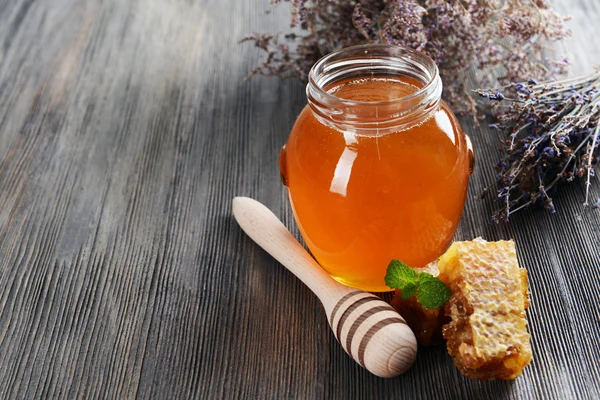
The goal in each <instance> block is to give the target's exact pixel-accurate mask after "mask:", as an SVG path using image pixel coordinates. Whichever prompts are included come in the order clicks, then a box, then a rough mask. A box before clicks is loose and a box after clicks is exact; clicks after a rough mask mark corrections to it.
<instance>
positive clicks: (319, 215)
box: [280, 45, 473, 291]
mask: <svg viewBox="0 0 600 400" xmlns="http://www.w3.org/2000/svg"><path fill="white" fill-rule="evenodd" d="M306 94H307V98H308V105H307V106H306V107H305V108H304V109H303V110H302V112H301V113H300V115H299V116H298V118H297V120H296V123H295V124H294V127H293V129H292V131H291V133H290V136H289V139H288V142H287V144H286V145H284V146H283V148H282V149H281V153H280V168H281V177H282V181H283V183H284V184H285V185H286V186H287V187H288V189H289V196H290V201H291V204H292V208H293V212H294V216H295V219H296V222H297V223H298V226H299V228H300V232H301V233H302V236H303V238H304V240H305V241H306V244H307V245H308V248H309V249H310V251H311V252H312V254H313V255H314V257H315V258H316V259H317V261H318V262H319V263H320V265H321V266H322V267H323V268H324V269H325V270H326V271H327V272H328V273H329V274H331V275H332V276H333V277H334V278H335V279H336V280H338V281H339V282H341V283H343V284H346V285H348V286H353V287H357V288H361V289H364V290H369V291H389V290H390V289H389V288H388V287H387V286H386V285H385V283H384V276H385V273H386V269H387V266H388V264H389V262H390V261H391V260H392V259H398V260H401V261H403V262H404V263H406V264H408V265H410V266H411V267H417V268H418V267H424V266H425V265H426V264H427V263H429V262H431V261H434V260H435V259H437V258H438V257H439V256H440V255H441V254H442V253H443V252H444V251H445V250H446V248H447V247H448V245H449V244H450V242H451V240H452V237H453V235H454V233H455V231H456V228H457V226H458V223H459V220H460V217H461V214H462V211H463V208H464V204H465V197H466V193H467V183H468V179H469V175H470V172H471V169H472V166H473V152H472V149H471V146H470V141H469V139H468V137H467V136H466V135H465V134H464V133H463V131H462V130H461V128H460V125H459V123H458V121H457V120H456V117H455V116H454V114H453V113H452V111H451V110H450V109H449V108H448V106H447V105H446V104H445V103H444V102H443V101H442V100H441V94H442V81H441V79H440V76H439V74H438V69H437V66H436V65H435V63H434V62H433V60H431V59H430V58H429V57H427V56H425V55H423V54H421V53H419V52H417V51H414V50H412V49H408V48H403V47H398V46H390V45H364V46H355V47H350V48H345V49H342V50H339V51H337V52H334V53H331V54H329V55H328V56H326V57H324V58H322V59H321V60H319V61H318V62H317V63H316V64H315V65H314V66H313V68H312V69H311V71H310V74H309V83H308V85H307V88H306Z"/></svg>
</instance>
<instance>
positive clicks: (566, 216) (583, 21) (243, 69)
mask: <svg viewBox="0 0 600 400" xmlns="http://www.w3.org/2000/svg"><path fill="white" fill-rule="evenodd" d="M555 3H556V5H557V8H558V9H559V10H560V11H562V12H563V13H568V14H571V15H573V17H574V18H573V21H572V22H571V24H570V25H571V27H572V29H573V37H572V38H571V39H570V40H569V41H567V43H566V48H567V49H568V50H569V51H570V53H571V54H570V56H571V58H572V60H573V61H574V72H577V73H583V72H588V71H589V70H591V66H592V64H594V63H595V64H600V54H599V53H597V52H596V49H597V48H598V47H599V45H600V42H599V40H600V39H599V37H598V35H596V34H595V30H596V25H597V20H598V18H599V17H600V8H599V6H598V4H597V2H596V1H595V0H578V1H571V2H568V1H555ZM267 9H269V6H268V4H267V2H266V1H265V2H264V3H261V2H259V3H255V2H236V1H233V0H223V1H216V0H205V1H197V2H184V1H159V0H150V1H145V2H140V1H132V2H122V1H117V0H112V1H104V2H97V1H92V0H87V1H79V2H78V1H74V0H56V1H53V2H52V4H50V3H49V2H35V1H30V0H18V1H8V0H0V360H2V362H0V398H7V399H8V398H22V397H27V398H67V397H69V398H71V397H79V398H130V397H136V396H138V397H141V398H187V397H195V398H211V399H212V398H282V397H292V398H383V397H390V398H400V397H402V398H431V399H446V398H483V397H488V398H523V399H538V398H594V397H598V396H600V378H599V375H600V361H599V360H600V346H598V342H599V341H600V334H599V333H598V328H599V324H600V310H599V309H598V298H600V284H599V282H600V280H599V279H598V278H599V277H600V272H599V269H598V266H600V251H599V250H600V233H599V231H598V229H599V228H598V227H599V226H600V213H598V211H592V210H584V209H582V208H581V207H579V206H578V204H581V203H583V198H584V187H583V185H579V186H578V185H574V186H573V187H571V188H570V189H567V190H565V191H563V192H562V193H561V194H559V195H558V196H557V199H556V206H557V208H558V211H559V212H558V213H557V214H554V215H552V214H548V213H546V212H544V211H531V212H528V213H524V214H522V215H520V216H516V217H515V218H514V220H513V221H512V222H511V223H510V224H508V225H503V226H495V225H490V224H488V223H487V221H488V218H489V215H490V212H491V205H490V203H489V202H487V201H478V200H475V199H473V198H472V196H470V198H469V200H468V202H467V207H466V209H465V214H464V219H463V221H462V223H461V226H460V228H459V231H458V233H457V237H458V238H460V239H470V238H473V237H475V236H479V235H481V236H483V237H485V238H487V239H491V240H493V239H499V238H508V237H513V238H515V240H516V242H517V245H518V250H519V257H520V260H521V262H522V264H523V265H525V266H527V267H528V269H529V270H530V278H531V286H532V306H531V310H530V312H529V318H530V328H531V332H532V337H533V348H534V355H535V362H534V363H533V364H532V365H531V367H529V368H528V369H526V372H525V374H524V376H523V377H522V378H519V379H518V380H516V381H515V382H514V383H507V382H490V383H481V382H474V381H470V380H466V379H464V378H463V377H462V376H461V375H460V373H458V372H457V371H456V370H455V369H454V368H453V367H452V362H451V360H450V359H449V358H448V356H447V355H446V353H445V350H444V348H443V347H442V348H436V349H421V350H420V354H419V358H418V361H417V363H416V364H415V366H414V367H413V368H412V369H411V370H410V371H409V372H408V373H407V374H405V375H403V376H402V377H400V378H397V379H392V380H382V379H379V378H376V377H374V376H371V375H369V374H368V373H366V372H365V371H364V370H362V369H360V367H358V366H357V365H356V364H355V363H354V362H353V361H352V360H350V359H349V357H348V356H346V354H345V353H344V352H343V350H342V349H341V348H340V347H339V346H338V345H337V343H336V341H335V339H334V338H333V335H331V333H330V331H329V329H328V328H327V326H326V322H325V316H324V313H323V311H322V310H321V309H320V305H319V303H318V301H317V300H316V298H315V297H314V296H313V295H312V294H311V293H310V292H309V291H308V289H306V288H305V287H303V286H302V285H301V283H300V282H298V281H297V280H296V279H295V278H294V277H293V276H291V275H290V274H289V273H288V272H286V271H285V270H284V269H283V268H282V267H281V266H279V265H277V263H276V262H274V261H273V260H272V259H271V258H270V257H269V256H267V255H266V254H265V253H264V252H263V251H262V250H260V249H259V248H257V246H255V245H254V244H253V243H251V241H250V240H249V239H248V238H246V237H245V236H244V234H243V233H242V231H241V230H240V229H239V228H238V227H237V226H236V224H235V222H234V221H233V220H232V218H231V217H230V200H231V198H232V197H233V196H235V195H248V196H251V197H254V198H257V199H259V200H260V201H262V202H264V203H265V204H267V205H268V206H269V207H270V208H271V209H273V210H274V211H275V213H276V214H278V215H279V216H281V218H282V220H283V221H284V223H286V225H288V226H291V227H292V230H293V232H294V233H296V234H297V231H296V230H295V226H294V222H293V218H292V215H291V210H290V207H289V204H288V201H287V197H286V193H285V191H284V189H283V188H282V186H281V184H280V183H279V172H278V169H277V168H278V163H277V154H278V151H279V148H280V146H281V145H282V144H283V143H284V142H285V140H286V137H287V134H288V132H289V130H290V128H291V126H292V124H293V121H294V118H295V116H296V115H297V113H298V112H299V111H300V109H301V108H302V107H303V106H304V104H305V97H304V91H303V87H302V86H301V85H300V84H299V83H297V82H294V81H283V82H281V81H277V80H271V79H266V78H257V79H254V80H251V81H250V82H248V83H242V82H241V80H242V78H243V76H244V75H245V74H246V73H248V72H249V71H250V69H251V68H252V67H253V65H255V63H256V61H257V58H258V57H259V55H258V54H257V53H256V52H255V51H254V49H252V48H251V46H242V45H240V44H239V43H238V41H239V39H240V38H241V37H243V35H244V34H246V33H248V32H252V31H264V30H270V31H277V30H282V29H285V28H286V25H287V10H286V7H285V5H280V6H278V7H276V8H275V11H274V12H272V13H269V14H266V13H264V11H265V10H267ZM559 50H560V49H559ZM462 122H463V126H464V127H465V130H467V131H468V132H469V133H470V134H471V135H472V137H473V141H474V143H475V146H476V152H477V157H478V168H477V171H476V172H475V174H474V175H473V179H472V181H471V184H470V185H471V186H470V194H471V195H475V194H477V193H478V192H479V191H480V190H481V189H482V188H483V187H484V186H486V185H488V184H489V183H490V182H492V181H493V178H494V172H493V170H492V168H491V166H492V165H493V163H494V162H495V160H496V159H497V157H498V153H497V150H496V147H497V140H498V138H497V136H496V134H495V133H493V132H490V131H488V130H487V128H486V127H485V124H483V125H482V126H480V127H473V126H472V125H471V124H470V121H469V120H468V119H467V118H465V119H463V120H462ZM593 195H594V196H595V197H600V185H598V184H596V185H594V187H593Z"/></svg>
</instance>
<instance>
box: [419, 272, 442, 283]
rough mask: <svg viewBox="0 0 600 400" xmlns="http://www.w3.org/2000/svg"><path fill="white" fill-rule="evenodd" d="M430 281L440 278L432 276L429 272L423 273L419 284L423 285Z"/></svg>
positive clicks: (420, 275)
mask: <svg viewBox="0 0 600 400" xmlns="http://www.w3.org/2000/svg"><path fill="white" fill-rule="evenodd" d="M430 280H438V278H436V277H435V276H433V275H431V274H430V273H427V272H421V273H420V274H419V284H423V283H425V282H427V281H430Z"/></svg>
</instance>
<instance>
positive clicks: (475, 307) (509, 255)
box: [438, 238, 532, 380]
mask: <svg viewBox="0 0 600 400" xmlns="http://www.w3.org/2000/svg"><path fill="white" fill-rule="evenodd" d="M438 268H439V271H440V274H439V278H440V279H441V280H442V281H444V282H445V283H446V284H447V285H448V287H449V288H450V291H451V292H452V297H451V298H450V300H449V301H448V302H447V303H446V306H445V314H446V315H448V316H450V318H451V319H452V321H451V322H450V323H449V324H447V325H445V326H444V328H443V335H444V338H445V339H446V340H447V343H446V345H447V348H448V352H449V353H450V355H451V356H452V357H453V358H454V363H455V364H456V366H457V368H458V369H459V370H460V371H461V372H462V373H463V374H464V375H465V376H467V377H469V378H474V379H481V380H490V379H497V378H499V379H514V378H516V377H517V376H519V375H521V372H522V371H523V368H524V367H525V366H526V365H527V364H529V362H530V361H531V357H532V355H531V346H530V344H529V334H528V333H527V320H526V319H525V308H526V307H527V306H528V294H527V291H528V283H527V273H526V271H525V270H524V269H520V268H519V266H518V263H517V257H516V251H515V245H514V242H513V241H512V240H511V241H499V242H486V241H485V240H483V239H481V238H477V239H475V240H473V241H471V242H455V243H453V244H452V246H450V248H449V249H448V251H447V252H446V253H445V254H444V255H443V256H442V257H441V258H440V260H439V263H438Z"/></svg>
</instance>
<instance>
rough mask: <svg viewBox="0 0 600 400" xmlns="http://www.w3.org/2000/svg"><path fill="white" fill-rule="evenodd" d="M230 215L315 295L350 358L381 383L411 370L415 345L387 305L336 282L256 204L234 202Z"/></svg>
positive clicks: (245, 199) (244, 199) (243, 199)
mask: <svg viewBox="0 0 600 400" xmlns="http://www.w3.org/2000/svg"><path fill="white" fill-rule="evenodd" d="M233 215H234V217H235V219H236V220H237V222H238V223H239V224H240V226H241V227H242V229H243V230H244V232H246V234H248V236H250V238H252V240H254V241H255V242H256V243H257V244H258V245H259V246H260V247H262V248H263V249H264V250H265V251H266V252H267V253H269V254H270V255H271V256H273V257H274V258H275V259H276V260H277V261H279V262H280V263H281V264H283V266H284V267H286V268H287V269H288V270H289V271H290V272H292V273H293V274H294V275H296V276H297V277H298V278H299V279H300V280H301V281H302V282H304V284H306V286H308V287H309V288H310V290H312V291H313V293H315V294H316V295H317V297H318V298H319V300H321V303H322V304H323V307H324V308H325V313H326V314H327V319H328V321H329V325H330V327H331V329H332V330H333V333H334V334H335V337H336V338H337V339H338V341H339V342H340V344H341V345H342V347H343V348H344V350H346V352H347V353H348V354H349V355H350V357H352V358H353V359H354V360H355V361H356V362H358V363H359V364H360V365H361V366H362V367H364V368H366V369H367V370H369V371H370V372H372V373H373V374H375V375H377V376H380V377H384V378H389V377H393V376H397V375H400V374H401V373H403V372H405V371H406V370H407V369H408V368H409V367H410V366H411V365H412V363H413V362H414V360H415V358H416V355H417V340H416V338H415V335H414V334H413V332H412V331H411V330H410V328H409V327H408V325H406V322H405V321H404V319H403V318H402V316H400V314H398V313H397V312H396V311H395V310H394V309H393V308H392V307H391V306H390V305H389V304H387V303H385V302H384V301H381V300H380V299H379V298H378V297H377V296H374V295H372V294H370V293H367V292H364V291H362V290H358V289H354V288H350V287H348V286H344V285H342V284H341V283H339V282H337V281H336V280H334V279H333V278H332V277H331V276H330V275H329V274H327V273H326V272H325V271H324V270H323V269H322V268H321V267H320V266H319V264H317V262H316V261H315V260H314V259H313V258H312V257H311V256H310V255H309V254H308V252H307V251H306V250H305V249H304V247H302V245H301V244H300V243H298V241H297V240H296V239H295V238H294V237H293V236H292V234H291V233H290V232H289V231H288V230H287V229H286V227H285V226H284V225H283V224H282V223H281V221H279V219H278V218H277V217H276V216H275V215H274V214H273V213H272V212H271V211H270V210H269V209H268V208H267V207H265V206H264V205H263V204H261V203H259V202H258V201H256V200H253V199H250V198H248V197H235V198H234V199H233Z"/></svg>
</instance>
